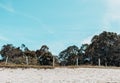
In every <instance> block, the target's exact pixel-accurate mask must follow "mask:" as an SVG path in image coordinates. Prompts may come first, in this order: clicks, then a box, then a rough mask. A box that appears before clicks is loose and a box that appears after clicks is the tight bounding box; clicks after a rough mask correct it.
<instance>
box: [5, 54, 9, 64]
mask: <svg viewBox="0 0 120 83" xmlns="http://www.w3.org/2000/svg"><path fill="white" fill-rule="evenodd" d="M7 63H8V56H7V57H6V61H5V65H6V64H7Z"/></svg>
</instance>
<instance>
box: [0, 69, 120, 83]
mask: <svg viewBox="0 0 120 83" xmlns="http://www.w3.org/2000/svg"><path fill="white" fill-rule="evenodd" d="M0 83H120V69H99V68H74V69H70V68H55V69H32V68H30V69H21V68H18V69H7V68H0Z"/></svg>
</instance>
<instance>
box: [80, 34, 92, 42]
mask: <svg viewBox="0 0 120 83" xmlns="http://www.w3.org/2000/svg"><path fill="white" fill-rule="evenodd" d="M92 37H93V36H89V37H87V38H85V39H84V40H83V41H82V42H81V44H86V43H87V44H90V43H91V39H92Z"/></svg>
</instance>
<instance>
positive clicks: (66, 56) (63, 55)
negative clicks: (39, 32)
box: [59, 45, 79, 65]
mask: <svg viewBox="0 0 120 83" xmlns="http://www.w3.org/2000/svg"><path fill="white" fill-rule="evenodd" d="M78 51H79V48H78V47H77V46H75V45H73V46H69V47H68V48H67V49H65V50H63V51H62V52H60V54H59V59H60V60H61V64H62V65H75V64H76V59H77V58H78Z"/></svg>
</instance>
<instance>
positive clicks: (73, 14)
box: [0, 0, 120, 55]
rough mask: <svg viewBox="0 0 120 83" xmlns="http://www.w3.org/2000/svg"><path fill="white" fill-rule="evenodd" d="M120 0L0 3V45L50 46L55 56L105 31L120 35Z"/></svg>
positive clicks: (11, 0)
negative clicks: (68, 47)
mask: <svg viewBox="0 0 120 83" xmlns="http://www.w3.org/2000/svg"><path fill="white" fill-rule="evenodd" d="M119 9H120V0H0V46H2V45H4V44H7V43H11V44H14V45H15V46H20V45H21V44H23V43H24V44H25V45H26V46H27V47H28V48H30V49H31V50H36V49H39V48H40V47H41V46H42V45H44V44H46V45H48V46H49V48H50V51H51V52H52V53H53V54H56V55H57V54H58V53H59V52H60V51H62V50H63V49H65V48H66V47H67V46H70V45H77V46H78V47H80V46H81V44H83V43H90V40H91V38H92V37H93V36H94V35H95V34H99V33H101V32H102V31H104V30H106V31H113V32H117V33H120V28H119V27H120V10H119Z"/></svg>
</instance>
